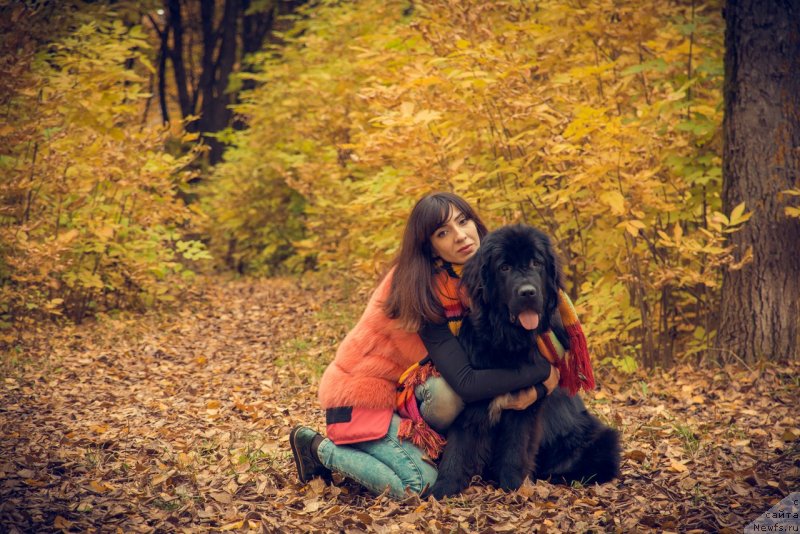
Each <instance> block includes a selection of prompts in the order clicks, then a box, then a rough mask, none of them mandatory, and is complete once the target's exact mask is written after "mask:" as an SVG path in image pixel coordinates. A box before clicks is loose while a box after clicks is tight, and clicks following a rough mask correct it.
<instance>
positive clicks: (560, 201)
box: [209, 0, 748, 369]
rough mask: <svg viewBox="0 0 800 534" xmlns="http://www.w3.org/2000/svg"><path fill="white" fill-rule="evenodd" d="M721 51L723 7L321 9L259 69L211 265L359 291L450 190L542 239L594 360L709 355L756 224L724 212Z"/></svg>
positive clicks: (471, 1)
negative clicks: (421, 205)
mask: <svg viewBox="0 0 800 534" xmlns="http://www.w3.org/2000/svg"><path fill="white" fill-rule="evenodd" d="M722 35H723V21H722V19H721V4H720V2H715V1H705V2H703V1H698V0H693V1H689V0H686V1H669V2H638V1H631V0H628V1H616V0H615V1H612V0H599V1H597V2H583V3H564V2H558V1H554V0H553V1H543V2H536V3H535V4H529V3H526V2H481V1H478V0H465V1H460V2H451V1H447V0H438V1H432V2H425V3H413V4H412V3H408V2H400V1H394V2H377V1H371V0H365V1H361V2H344V3H341V2H332V1H322V2H317V3H315V4H314V5H313V6H311V7H308V8H306V10H305V11H301V12H300V15H299V16H298V18H297V20H296V21H295V25H294V29H293V30H292V31H291V32H288V33H287V34H286V35H283V36H282V37H283V38H284V40H285V42H286V46H282V47H279V48H278V47H275V48H274V49H271V50H267V51H266V52H264V53H263V54H262V55H261V56H259V57H258V58H257V59H256V62H257V63H258V64H259V65H260V67H261V69H260V72H259V73H258V74H256V75H254V77H255V78H256V79H257V80H258V81H260V82H262V84H261V85H260V87H259V88H257V89H255V90H253V91H252V92H250V93H249V94H247V95H246V96H245V98H244V99H243V102H242V104H241V105H239V106H238V107H237V109H236V111H237V112H238V113H239V114H240V115H241V116H243V117H244V118H245V119H246V120H247V122H248V124H249V128H248V129H246V130H244V131H242V132H238V133H236V134H234V135H233V136H232V138H231V145H232V146H231V149H230V152H229V154H230V155H231V157H230V158H228V161H227V162H226V163H224V164H222V165H221V166H219V167H218V169H217V175H216V177H215V180H214V187H213V195H211V196H210V197H209V198H212V201H213V206H211V208H210V209H209V214H210V217H211V218H210V220H211V221H216V222H214V227H215V228H216V230H215V231H212V232H211V233H212V234H214V237H215V243H217V245H216V246H218V247H220V250H223V249H224V250H226V251H227V252H230V251H231V250H234V249H235V254H238V258H239V259H240V260H241V261H243V262H244V263H246V264H247V263H249V264H252V265H257V264H258V262H259V261H263V260H264V259H265V258H266V256H269V255H273V254H274V253H275V251H277V250H281V251H282V254H281V256H280V257H279V258H277V259H278V260H279V261H284V264H285V260H287V259H288V261H289V265H290V266H291V265H292V262H293V264H294V265H298V264H307V263H308V262H307V258H308V257H313V258H314V261H315V262H316V263H317V264H318V265H319V266H320V267H322V268H333V269H343V270H349V271H351V272H352V273H354V275H355V276H358V273H361V274H362V276H364V278H363V279H365V280H366V279H370V280H372V276H371V275H374V273H375V272H376V271H379V270H380V269H381V266H382V265H384V264H385V262H386V261H387V260H388V259H389V258H390V257H391V256H392V255H393V254H394V253H395V252H396V251H397V247H398V244H399V243H398V241H399V236H400V229H401V227H402V224H403V221H404V218H405V216H406V215H407V213H408V210H409V208H410V206H411V205H412V202H413V201H414V200H415V199H416V198H417V197H419V196H420V195H422V194H423V193H425V192H428V191H430V190H434V189H445V190H453V191H455V192H457V193H460V194H462V195H464V196H465V197H466V198H468V199H469V200H471V201H472V202H473V203H475V204H476V205H477V206H478V208H479V209H480V212H481V213H482V215H483V216H484V217H485V218H486V219H487V221H488V222H489V223H490V225H491V226H493V227H495V226H498V225H500V224H505V223H511V222H516V221H524V222H528V223H530V224H534V225H536V226H539V227H541V228H543V229H544V230H546V231H548V232H549V233H550V234H551V235H552V236H553V237H554V239H555V240H556V242H557V243H558V249H559V252H560V255H561V257H562V259H563V261H564V267H565V271H566V273H567V280H568V286H569V290H570V292H571V293H572V294H573V296H574V297H576V301H577V305H578V307H579V308H580V311H581V314H582V316H583V318H584V322H585V326H586V327H587V329H588V331H589V333H590V335H591V338H592V342H593V346H594V348H595V352H596V354H598V355H599V356H600V357H602V358H606V359H608V361H610V362H612V363H614V364H615V365H617V366H618V367H621V368H623V369H631V368H633V367H635V365H636V364H637V363H645V364H647V365H652V364H664V365H667V364H669V363H671V362H672V361H673V359H674V358H675V357H678V356H681V357H686V356H688V355H693V354H697V355H703V354H706V351H707V350H708V349H709V348H710V347H712V346H713V345H712V340H713V337H714V333H715V321H716V318H715V310H716V308H717V303H718V300H719V280H720V273H721V269H722V268H724V267H725V266H729V267H730V263H731V261H732V260H731V255H730V250H729V249H728V248H726V246H725V245H724V237H725V234H726V233H727V232H730V231H735V229H736V228H737V227H738V226H739V225H740V224H742V223H743V222H744V221H746V220H747V218H748V214H747V213H746V212H745V207H744V206H739V207H737V209H735V210H733V212H732V213H729V214H723V213H721V212H720V210H721V202H720V196H719V192H720V187H721V160H720V150H721V139H720V123H721V117H722V109H721V102H722V99H721V85H722V74H723V69H722V51H723V43H722ZM278 192H279V193H278ZM276 193H277V194H276ZM297 195H299V196H300V197H302V198H298V196H297ZM300 209H302V216H301V217H300V218H299V219H298V218H297V217H296V215H295V214H296V212H297V211H298V210H300ZM298 222H300V223H301V224H298ZM214 232H216V233H214ZM232 245H235V246H234V247H233V249H232V248H231V246H232ZM226 247H227V248H226ZM288 251H291V255H287V252H288ZM265 255H266V256H265ZM267 263H269V261H268V262H267ZM732 267H733V268H735V267H736V266H735V265H734V266H732Z"/></svg>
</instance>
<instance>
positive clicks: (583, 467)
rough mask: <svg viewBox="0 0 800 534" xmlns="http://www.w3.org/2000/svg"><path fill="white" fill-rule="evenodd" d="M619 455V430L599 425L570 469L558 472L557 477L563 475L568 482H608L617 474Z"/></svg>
mask: <svg viewBox="0 0 800 534" xmlns="http://www.w3.org/2000/svg"><path fill="white" fill-rule="evenodd" d="M620 456H621V449H620V441H619V432H617V431H616V430H614V429H613V428H609V427H607V426H600V427H599V428H597V430H596V431H595V433H594V435H593V436H592V439H591V440H589V443H588V444H587V446H586V448H584V449H583V454H581V457H580V459H579V460H578V461H577V462H576V463H575V464H574V465H573V466H572V469H570V471H569V472H567V473H563V474H559V477H563V479H564V481H565V482H568V483H571V482H574V481H575V482H580V483H582V484H593V483H595V482H597V483H600V484H602V483H604V482H608V481H609V480H612V479H614V478H616V477H618V476H619V464H620Z"/></svg>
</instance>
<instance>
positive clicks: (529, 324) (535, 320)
mask: <svg viewBox="0 0 800 534" xmlns="http://www.w3.org/2000/svg"><path fill="white" fill-rule="evenodd" d="M519 322H520V324H521V325H522V327H523V328H524V329H525V330H536V327H537V326H539V314H538V313H536V312H532V311H524V312H522V313H520V314H519Z"/></svg>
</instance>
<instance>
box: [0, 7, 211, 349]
mask: <svg viewBox="0 0 800 534" xmlns="http://www.w3.org/2000/svg"><path fill="white" fill-rule="evenodd" d="M15 13H16V16H17V17H24V8H22V7H20V8H19V9H18V11H16V12H15ZM70 27H71V28H72V29H71V30H69V31H67V32H65V34H64V36H63V37H59V38H58V39H56V40H55V41H52V42H49V43H44V44H41V43H31V42H27V43H26V42H25V39H24V36H18V37H19V39H18V40H19V42H20V43H23V44H19V43H18V44H16V45H14V46H17V49H16V50H17V56H16V57H11V56H8V57H7V61H6V62H4V63H3V68H4V70H5V71H6V72H4V73H3V74H7V73H14V75H15V78H14V80H15V81H14V82H11V83H10V84H7V85H6V86H4V87H3V95H2V98H3V102H2V104H3V107H2V114H3V120H2V123H3V126H2V127H1V128H0V146H1V147H2V156H0V326H2V327H4V328H6V329H7V328H8V327H9V326H17V327H22V328H24V327H25V326H26V325H30V324H32V322H33V321H34V320H37V319H39V318H41V317H43V316H48V315H62V314H63V315H66V316H68V317H69V318H71V319H73V320H80V319H82V318H83V317H85V316H86V315H87V314H91V313H94V312H96V311H98V310H103V309H110V308H126V307H141V306H143V305H147V304H150V303H152V302H154V301H156V300H159V299H169V298H172V296H173V295H174V291H173V288H175V287H177V286H176V284H175V283H174V279H173V278H174V276H175V275H181V274H183V275H186V274H187V273H189V272H190V271H188V270H187V267H186V266H185V265H184V262H183V260H184V259H194V260H197V259H201V258H204V257H207V256H208V253H207V252H206V251H205V249H204V247H203V245H202V244H201V243H199V242H197V241H193V240H186V239H182V235H183V233H184V231H186V230H188V229H189V227H190V224H191V220H192V218H193V215H192V212H191V211H190V210H189V209H187V207H186V206H185V205H184V204H183V202H182V201H181V200H180V199H179V197H178V194H179V192H180V190H181V187H182V186H183V184H184V183H185V181H186V180H187V179H188V178H189V175H188V173H187V172H186V171H185V170H184V169H185V168H186V165H187V163H189V162H190V161H191V159H192V158H193V154H188V155H185V156H180V157H173V156H172V155H170V154H168V153H166V152H164V150H163V146H164V141H165V137H166V135H167V132H166V131H165V130H164V129H163V128H161V127H160V126H157V127H153V126H150V125H148V124H144V123H143V120H142V109H143V102H144V99H145V98H146V97H147V96H148V95H147V93H146V89H147V88H146V87H145V81H146V78H145V77H144V76H143V73H145V72H147V71H146V69H152V67H151V65H150V63H149V61H148V58H147V53H148V50H149V44H148V42H147V39H146V38H145V35H144V34H143V33H142V32H141V30H140V29H139V28H138V27H136V26H134V27H128V26H126V25H124V24H123V23H122V22H121V21H120V20H119V19H118V18H117V17H116V16H115V15H114V14H113V13H112V12H109V11H104V9H103V8H102V7H100V6H98V8H97V9H96V10H94V11H91V12H83V13H80V14H77V15H75V17H74V19H73V20H71V21H70ZM9 30H10V31H13V28H10V29H9ZM18 31H21V30H18ZM6 42H8V41H6ZM2 332H3V331H2V330H0V333H2ZM6 332H7V330H6ZM3 340H4V341H8V340H9V334H5V335H4V336H3Z"/></svg>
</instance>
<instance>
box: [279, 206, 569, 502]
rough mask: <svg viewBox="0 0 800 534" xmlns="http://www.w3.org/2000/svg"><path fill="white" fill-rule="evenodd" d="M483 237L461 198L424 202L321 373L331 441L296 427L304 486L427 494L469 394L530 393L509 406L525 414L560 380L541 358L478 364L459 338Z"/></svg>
mask: <svg viewBox="0 0 800 534" xmlns="http://www.w3.org/2000/svg"><path fill="white" fill-rule="evenodd" d="M486 233H487V231H486V227H485V226H484V224H483V223H482V222H481V220H480V219H479V218H478V215H477V214H476V213H475V211H474V210H473V209H472V208H471V206H470V205H469V204H468V203H467V202H466V201H465V200H463V199H462V198H460V197H458V196H457V195H454V194H451V193H434V194H431V195H428V196H425V197H424V198H422V199H421V200H420V201H419V202H417V204H416V206H415V207H414V209H413V210H412V212H411V215H410V216H409V219H408V222H407V224H406V229H405V232H404V235H403V243H402V246H401V249H400V253H399V255H398V257H397V259H396V260H395V265H394V266H393V267H392V268H391V270H390V271H389V272H388V274H387V275H386V276H385V277H384V279H383V280H382V281H381V282H380V284H379V285H378V287H377V289H376V290H375V292H374V293H373V295H372V297H371V298H370V300H369V303H368V304H367V308H366V310H365V311H364V314H363V315H362V316H361V318H360V319H359V321H358V323H357V324H356V326H355V327H354V328H353V330H352V331H350V333H349V334H348V335H347V336H346V337H345V339H344V341H343V342H342V344H341V345H340V347H339V349H338V351H337V353H336V358H335V359H334V360H333V362H331V364H330V365H329V366H328V368H327V369H326V370H325V373H324V375H323V376H322V381H321V382H320V388H319V399H320V402H321V404H322V408H323V409H324V410H325V419H326V421H325V422H326V434H327V437H323V436H322V435H321V434H319V433H317V432H315V431H314V430H312V429H310V428H308V427H303V426H300V427H296V428H294V429H293V430H292V433H291V435H290V439H289V441H290V444H291V447H292V453H293V454H294V459H295V465H296V467H297V472H298V476H299V478H300V481H301V482H309V481H310V480H312V479H313V478H314V477H318V476H319V477H323V478H325V479H329V478H330V474H331V471H337V472H339V473H341V474H343V475H344V476H346V477H348V478H350V479H352V480H355V481H356V482H358V483H360V484H361V485H363V486H364V487H365V488H367V489H369V490H370V491H372V492H373V493H375V494H381V493H383V492H384V491H386V489H387V487H388V489H389V494H390V495H392V496H393V497H395V498H402V497H403V496H404V495H405V493H406V491H407V490H410V491H412V492H414V493H423V492H424V491H425V490H426V488H429V487H430V486H432V485H433V483H434V482H435V481H436V464H435V460H436V459H437V458H438V456H439V453H440V452H441V449H442V447H443V445H444V439H443V438H442V436H441V435H440V433H444V432H445V431H446V430H447V428H448V427H449V426H450V423H452V422H453V420H454V419H455V418H456V416H457V415H458V414H459V413H460V411H461V409H462V408H463V406H464V403H465V402H473V401H476V400H481V399H489V398H493V397H496V396H498V395H503V394H506V393H509V392H512V391H516V390H520V389H524V390H525V392H524V394H523V395H519V396H517V397H516V399H517V400H516V403H515V404H513V405H511V406H508V408H511V409H518V410H521V409H524V408H526V407H528V406H529V405H530V404H532V403H533V402H535V401H536V399H537V398H542V397H543V396H544V395H546V394H547V393H548V392H549V391H552V390H553V389H554V388H555V387H556V385H557V383H558V372H557V371H556V370H555V368H554V367H552V366H551V365H550V364H549V363H548V362H547V361H546V360H545V359H544V358H542V357H537V359H536V360H535V361H534V363H532V364H528V365H525V366H524V367H523V368H522V369H519V370H516V369H515V370H513V371H512V370H507V369H486V370H476V369H473V368H472V367H471V366H470V364H469V360H468V358H467V355H466V354H465V352H464V350H463V349H462V347H461V345H459V343H458V340H457V339H456V334H457V332H458V327H459V325H460V322H461V319H462V318H463V316H464V313H465V311H466V306H465V303H466V300H465V298H464V295H463V292H462V291H461V289H460V288H459V273H460V272H461V267H462V266H463V264H464V262H466V261H467V260H468V259H469V258H470V257H472V256H473V255H474V254H475V252H476V251H477V250H478V248H479V247H480V243H481V238H483V237H484V236H485V235H486Z"/></svg>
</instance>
